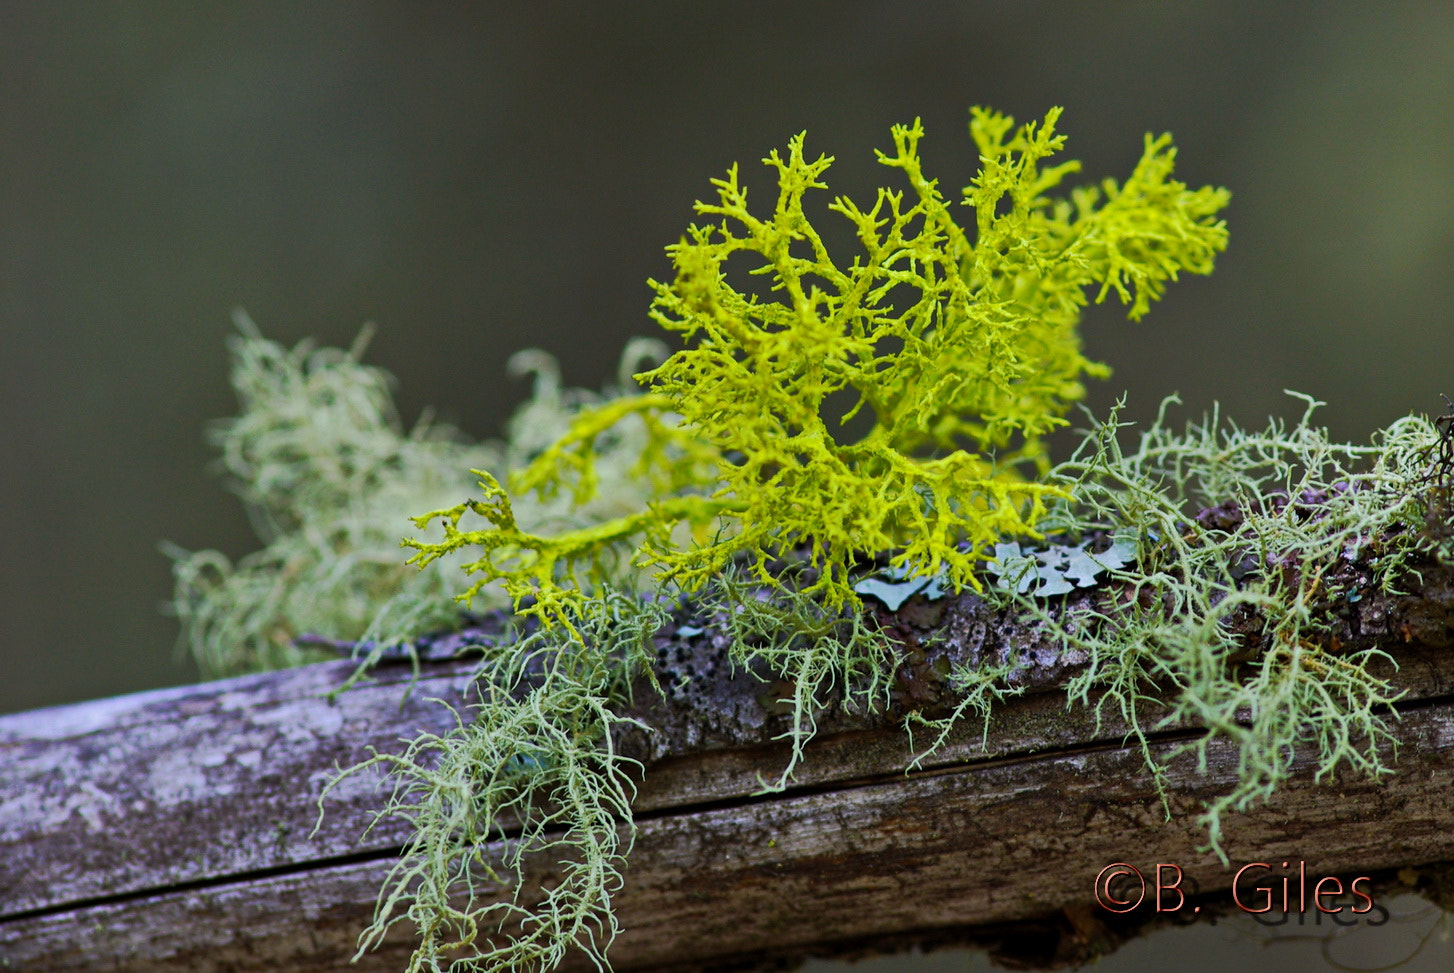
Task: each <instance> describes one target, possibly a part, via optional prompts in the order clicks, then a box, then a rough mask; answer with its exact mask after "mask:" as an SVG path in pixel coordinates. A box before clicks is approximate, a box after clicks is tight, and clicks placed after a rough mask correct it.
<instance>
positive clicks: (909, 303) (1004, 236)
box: [409, 109, 1227, 623]
mask: <svg viewBox="0 0 1454 973" xmlns="http://www.w3.org/2000/svg"><path fill="white" fill-rule="evenodd" d="M1058 118H1059V110H1058V109H1055V110H1052V111H1051V112H1049V113H1048V114H1047V115H1046V117H1045V120H1044V121H1043V122H1042V123H1040V124H1038V125H1037V124H1034V123H1031V124H1028V125H1024V126H1021V127H1020V128H1018V129H1016V128H1015V126H1014V122H1013V120H1012V119H1010V118H1009V117H1007V116H1004V115H1000V114H996V113H994V112H990V111H986V110H983V109H976V110H975V112H974V113H973V121H972V122H971V125H970V130H971V134H972V135H973V138H974V141H975V144H976V145H977V147H978V149H979V155H980V160H981V168H980V171H979V173H978V174H977V175H976V176H975V178H974V180H973V182H972V183H971V184H970V185H969V186H968V187H967V188H966V189H965V191H964V194H963V199H962V202H963V203H964V204H965V205H968V206H970V207H972V208H973V212H974V219H975V224H974V230H975V232H974V235H973V239H971V235H970V234H969V233H968V232H966V230H965V229H964V228H962V227H961V226H960V225H959V224H958V223H957V222H956V221H955V219H954V218H953V215H952V214H951V212H950V206H949V203H948V202H947V201H946V200H945V199H944V197H943V196H942V195H941V194H940V192H939V190H938V188H937V183H936V182H935V181H934V180H930V179H927V178H926V177H925V176H924V174H923V172H922V170H921V167H920V163H919V157H918V142H919V139H920V137H921V136H922V134H923V133H922V129H921V128H920V126H919V124H918V122H915V123H914V124H913V125H908V126H896V127H895V128H894V129H893V133H892V134H893V141H894V152H893V154H888V153H882V152H881V153H879V156H878V158H879V161H880V162H881V163H882V164H884V165H885V166H887V167H889V168H893V169H897V170H900V171H901V172H902V174H903V176H904V178H905V180H906V181H907V183H908V190H907V192H906V191H902V190H891V189H881V190H879V191H878V195H877V197H876V199H875V200H874V203H873V205H872V206H871V207H869V208H868V209H864V208H862V207H860V206H859V205H857V204H856V203H854V202H852V201H851V200H848V199H846V198H844V197H841V196H839V197H836V198H835V199H834V200H833V202H832V203H830V204H829V206H828V209H829V210H830V211H832V212H834V213H837V214H839V215H841V216H843V217H845V218H847V219H848V220H849V221H850V222H851V223H852V225H853V229H854V231H855V233H856V235H857V238H858V241H859V243H860V244H861V246H862V253H860V254H857V255H855V256H854V257H853V258H852V260H851V262H850V261H847V260H846V258H845V257H844V256H843V255H837V256H834V255H830V254H829V253H828V250H827V247H826V245H825V244H824V242H823V240H822V237H821V236H820V234H819V233H818V231H817V230H816V229H815V228H814V226H813V223H812V222H811V221H810V219H809V217H808V216H807V213H806V211H805V209H804V197H805V195H806V194H807V193H808V191H809V190H811V189H819V188H824V187H825V184H824V183H823V182H822V181H821V177H822V176H823V173H824V172H825V171H826V170H827V169H828V167H829V165H830V164H831V162H832V159H831V158H828V157H827V156H820V157H819V158H817V159H816V160H812V161H809V159H808V157H807V156H806V155H804V152H803V142H804V136H802V135H798V136H796V137H795V138H793V139H792V140H791V141H790V142H789V144H788V151H787V155H786V157H784V156H782V155H781V154H779V153H778V152H776V151H774V152H772V153H771V154H770V155H769V156H768V157H767V158H766V159H765V160H764V162H765V163H766V164H767V165H768V166H770V167H771V168H772V169H774V170H775V171H776V173H777V182H778V196H777V201H776V204H775V206H774V209H773V212H772V214H771V215H770V216H768V217H765V218H764V217H760V216H758V215H755V214H754V213H753V212H752V211H751V210H750V209H749V208H748V205H747V193H746V190H745V189H743V188H742V186H741V185H740V184H739V182H738V177H737V170H736V167H733V168H732V169H731V170H730V171H729V172H728V174H727V177H726V178H725V179H719V180H714V182H713V184H714V185H715V186H716V188H717V201H716V202H713V203H698V204H697V211H698V213H700V214H702V215H704V216H709V217H712V218H714V219H717V220H719V221H718V222H715V223H712V224H708V225H702V226H692V227H691V228H690V229H689V230H688V233H687V237H686V238H685V239H683V240H682V241H680V242H679V243H676V244H674V245H672V246H670V247H668V248H667V250H668V253H669V254H670V255H671V257H672V262H673V264H674V266H675V270H676V278H675V280H674V281H673V282H672V283H670V284H664V283H659V282H652V286H653V288H654V289H655V291H656V300H655V302H654V304H653V307H652V317H653V318H654V319H655V320H656V321H657V322H658V323H659V324H661V325H662V326H663V327H664V328H665V329H666V330H668V331H670V332H673V333H675V334H677V335H679V336H680V337H681V338H682V340H683V342H684V345H685V346H684V347H683V348H681V349H679V350H678V351H676V352H675V353H674V354H673V355H672V356H671V357H670V358H668V359H667V360H666V361H665V362H663V363H662V364H661V365H660V366H658V367H657V368H655V369H653V370H652V371H650V372H647V373H644V374H643V375H641V376H638V377H639V378H640V379H641V380H642V381H643V382H645V383H646V384H647V391H646V392H644V393H643V394H641V395H639V396H635V397H630V398H625V399H620V400H616V401H613V402H610V403H606V404H604V405H603V406H600V407H597V408H592V409H586V410H583V411H582V413H581V414H580V416H578V417H577V419H576V421H575V422H574V423H573V424H572V427H571V429H570V431H569V432H568V433H567V434H566V436H565V437H563V438H562V439H561V441H560V442H558V443H557V444H556V445H555V446H553V447H551V448H550V449H548V450H546V451H545V452H544V453H542V454H541V456H540V457H539V458H537V459H536V460H535V462H533V463H532V464H531V465H530V466H529V467H528V468H527V469H526V470H525V471H524V472H523V473H522V474H520V475H519V476H517V477H516V478H515V480H514V484H513V485H514V487H515V488H516V490H517V492H519V491H535V492H537V493H540V494H543V495H547V496H548V495H552V494H553V493H554V492H555V491H557V490H560V489H562V488H569V489H570V490H572V491H573V494H574V496H575V498H576V499H577V501H581V502H583V501H586V500H588V499H589V498H590V497H591V496H592V495H593V493H594V482H595V472H594V467H595V453H596V450H597V448H598V443H599V440H600V438H601V436H602V435H603V434H605V433H606V432H607V431H608V430H610V429H611V428H613V427H614V425H615V424H616V423H617V422H618V421H619V420H620V419H622V418H624V417H627V416H630V417H633V418H635V419H637V420H638V421H641V422H644V423H645V424H646V426H647V429H648V432H649V435H648V437H647V440H646V442H645V443H644V448H643V451H642V454H641V465H640V467H639V471H640V473H641V474H642V475H644V476H647V477H649V478H650V479H651V481H652V482H653V484H654V485H655V486H656V497H655V499H654V500H653V501H652V502H651V503H650V504H648V505H645V506H644V507H643V508H642V509H640V510H639V511H637V512H634V513H631V514H628V515H626V516H624V517H620V518H617V519H615V520H612V521H609V522H605V523H601V524H598V525H596V526H594V527H593V528H591V529H589V530H584V531H576V532H571V533H566V534H562V535H559V536H555V537H548V536H543V535H541V534H537V533H531V532H529V531H527V530H523V529H521V528H520V527H519V525H518V523H517V519H516V516H515V514H514V512H513V508H512V500H511V498H510V496H509V495H508V494H507V492H506V490H505V488H504V487H502V486H501V485H500V483H499V482H498V481H497V480H496V479H495V478H494V477H491V476H488V475H485V474H481V479H482V483H481V485H482V487H483V489H484V491H485V496H484V499H483V500H471V501H466V502H464V503H462V504H458V505H456V506H454V507H451V508H448V509H441V510H434V511H432V512H430V513H427V514H424V515H422V516H420V517H417V518H415V523H416V524H417V525H418V526H420V527H421V528H423V527H425V526H427V525H429V524H431V523H435V522H438V523H440V524H442V526H443V529H444V532H445V537H444V540H443V541H430V540H426V539H416V540H411V541H410V542H409V543H410V545H411V546H413V547H416V548H417V549H418V553H417V554H416V555H415V558H414V562H415V563H418V564H420V565H427V564H430V563H432V562H433V561H434V560H435V559H436V558H439V557H442V556H444V555H446V554H452V553H454V552H456V551H459V550H461V549H463V548H466V547H471V546H476V547H478V548H479V549H480V550H479V551H478V552H477V553H479V555H480V556H479V557H478V559H477V560H475V561H473V562H471V563H470V564H469V565H468V569H469V570H471V571H474V572H478V573H479V574H480V580H479V581H477V582H476V584H475V586H474V587H472V588H470V589H469V591H467V592H466V593H465V595H464V597H465V598H466V599H467V598H469V597H470V596H471V595H473V593H474V592H475V591H476V590H477V589H478V588H479V587H480V586H482V585H484V584H487V583H489V582H491V581H494V580H496V579H499V580H501V581H503V582H504V584H505V586H506V589H507V590H508V591H509V592H510V594H511V595H512V596H513V597H514V599H515V602H516V605H517V607H521V608H522V609H523V610H525V611H527V612H530V613H534V614H537V615H539V616H541V617H542V618H543V619H545V620H546V622H547V623H550V622H553V621H556V620H559V619H563V618H564V617H565V616H566V615H567V614H568V612H567V611H566V609H567V608H568V607H569V606H572V605H574V604H578V603H579V600H580V598H581V597H582V595H581V591H582V583H583V582H588V581H591V580H600V579H602V578H603V577H604V576H605V572H604V571H603V562H606V561H611V562H612V563H614V562H615V561H616V560H619V559H620V558H622V557H630V558H632V559H633V560H634V562H635V563H637V564H641V565H653V566H654V567H655V569H656V571H657V577H658V579H659V580H660V581H663V582H665V581H670V582H673V583H675V584H677V585H680V586H682V587H684V588H687V589H693V588H696V587H697V586H699V585H700V584H701V583H702V582H704V581H705V580H707V579H708V578H712V577H716V576H717V575H719V574H720V573H721V571H722V569H723V567H724V566H725V565H726V564H727V563H728V562H730V561H731V560H732V559H733V558H736V557H738V556H740V555H741V554H742V552H747V554H748V555H749V556H750V557H751V559H752V560H753V562H754V563H755V565H756V567H757V570H758V571H759V574H760V575H761V576H762V577H764V578H766V577H767V574H766V571H765V567H764V566H765V565H766V563H767V562H768V561H770V560H771V559H772V558H774V557H776V556H777V554H778V552H780V551H783V550H787V549H791V548H793V547H796V546H798V545H800V544H801V545H804V546H805V547H806V549H807V558H808V560H809V561H810V563H811V565H812V567H813V569H814V570H815V572H816V579H815V580H814V581H813V582H812V584H811V585H810V586H809V590H810V591H811V592H813V593H816V594H819V595H821V596H822V597H823V599H824V600H825V601H826V602H827V603H828V604H829V605H831V606H834V607H836V606H840V605H843V604H855V603H857V598H856V596H855V595H854V593H853V591H852V587H851V581H850V575H851V573H852V571H853V569H854V567H855V565H857V564H859V563H861V562H862V561H863V560H864V559H865V558H871V557H873V556H875V555H876V554H878V553H879V552H881V551H895V552H896V554H895V563H896V564H899V565H901V566H905V567H907V568H909V569H910V571H911V572H912V573H916V574H929V573H933V572H936V571H940V570H944V571H946V572H947V573H948V575H949V578H950V580H951V581H952V582H953V583H954V584H955V585H956V586H974V585H978V584H979V582H978V581H977V580H976V577H975V573H974V571H975V566H976V564H978V563H979V562H981V561H982V560H983V559H984V558H985V557H986V554H985V551H986V549H987V548H988V547H989V546H990V545H991V544H993V543H994V542H995V541H997V540H1000V539H1003V538H1004V537H1005V536H1014V535H1021V536H1038V535H1037V533H1036V521H1037V520H1038V518H1039V517H1040V515H1041V514H1042V513H1043V511H1044V509H1045V503H1046V501H1047V500H1049V499H1052V498H1058V497H1064V496H1065V492H1064V488H1063V487H1061V486H1058V485H1056V484H1053V483H1048V482H1037V481H1029V480H1025V479H1023V478H1022V476H1021V475H1020V474H1021V468H1022V467H1023V466H1025V465H1026V464H1028V465H1029V466H1030V467H1032V468H1036V469H1043V467H1044V464H1045V452H1044V446H1043V443H1042V439H1041V437H1042V436H1043V435H1044V434H1045V433H1046V432H1048V431H1049V430H1051V429H1052V428H1054V427H1056V426H1058V425H1061V424H1063V422H1064V419H1063V418H1062V417H1063V415H1064V413H1065V412H1066V410H1067V409H1068V408H1069V407H1070V405H1071V403H1073V402H1074V401H1075V400H1076V399H1078V398H1079V397H1080V396H1081V395H1082V394H1083V389H1082V386H1081V384H1080V378H1081V376H1082V375H1084V374H1086V373H1101V372H1102V371H1103V369H1102V368H1101V367H1100V366H1097V365H1094V364H1092V363H1091V362H1089V361H1087V360H1086V359H1085V358H1084V357H1083V356H1082V354H1081V352H1080V343H1079V338H1078V337H1077V335H1076V331H1075V328H1076V323H1077V321H1078V318H1079V314H1080V310H1081V308H1082V307H1083V306H1084V305H1085V303H1086V302H1087V300H1088V297H1087V295H1086V289H1087V288H1089V287H1093V286H1098V287H1099V291H1098V293H1097V295H1096V299H1097V300H1099V299H1102V298H1104V297H1105V296H1106V295H1107V294H1108V293H1110V292H1112V291H1114V292H1115V293H1116V294H1117V295H1118V296H1119V297H1120V298H1121V300H1122V301H1124V302H1126V303H1129V304H1130V305H1131V309H1130V315H1131V316H1132V317H1133V318H1136V317H1140V315H1141V314H1143V313H1144V312H1145V311H1146V309H1147V307H1148V306H1149V304H1150V302H1151V301H1152V300H1153V299H1155V298H1157V297H1159V296H1160V294H1161V292H1162V289H1163V287H1164V284H1165V282H1166V281H1167V280H1168V279H1174V278H1175V277H1176V275H1177V274H1178V273H1179V272H1180V271H1182V270H1186V271H1191V272H1195V273H1206V272H1209V271H1210V270H1211V267H1212V260H1213V256H1214V255H1215V253H1216V252H1217V251H1219V250H1221V249H1222V248H1223V247H1224V246H1225V243H1226V229H1225V227H1224V225H1223V224H1222V223H1221V222H1220V221H1218V220H1217V219H1216V214H1217V212H1218V211H1219V210H1220V209H1221V208H1222V207H1223V206H1224V205H1225V204H1226V201H1227V193H1226V191H1225V190H1220V189H1212V188H1209V187H1208V188H1203V189H1200V190H1188V189H1187V188H1186V187H1185V186H1184V185H1183V184H1181V183H1179V182H1177V181H1175V180H1174V179H1172V178H1171V171H1172V163H1173V160H1174V157H1175V152H1174V150H1172V149H1171V148H1170V139H1169V137H1166V136H1163V137H1161V138H1156V139H1153V138H1151V137H1149V136H1148V137H1147V139H1146V144H1145V151H1144V154H1143V156H1142V158H1141V161H1140V163H1138V165H1137V166H1136V169H1135V171H1134V172H1133V173H1132V175H1131V178H1130V179H1128V180H1127V181H1126V183H1125V184H1124V185H1121V184H1118V183H1116V182H1115V181H1113V180H1106V181H1105V182H1103V183H1102V184H1101V186H1100V187H1099V188H1084V189H1077V190H1074V191H1072V193H1071V194H1070V197H1069V199H1053V198H1051V197H1049V196H1047V195H1046V194H1047V193H1048V192H1050V191H1051V190H1054V189H1056V188H1057V187H1058V186H1059V184H1060V182H1061V180H1062V179H1063V178H1064V177H1065V176H1066V175H1067V174H1069V173H1071V172H1074V171H1075V170H1076V169H1077V168H1078V166H1077V164H1076V163H1074V162H1066V163H1062V164H1060V165H1055V166H1049V167H1042V163H1044V162H1045V160H1047V159H1048V158H1049V157H1050V156H1051V155H1053V154H1054V153H1055V152H1056V151H1057V150H1058V149H1059V148H1060V147H1061V145H1062V144H1063V142H1064V136H1061V135H1057V134H1055V123H1056V121H1057V119H1058ZM729 261H733V262H735V263H740V262H744V261H745V262H746V268H745V269H746V270H747V271H748V273H749V274H750V275H755V276H757V277H761V278H764V279H765V281H766V285H767V286H766V287H765V288H762V289H761V290H759V291H757V292H754V293H742V292H739V291H738V290H736V289H734V287H733V286H732V285H731V284H729V283H728V279H727V277H728V275H727V272H726V265H727V263H728V262H729ZM844 394H847V396H848V398H849V400H850V401H849V404H848V405H847V406H846V411H845V412H844V414H843V415H842V416H841V417H838V420H839V422H840V424H841V423H842V422H846V421H847V420H848V419H850V418H851V417H853V416H854V415H856V414H858V413H860V412H861V411H864V410H867V411H868V412H869V413H871V414H872V419H873V424H872V427H871V428H870V430H869V431H868V432H867V434H865V435H864V436H863V437H862V438H861V439H859V440H858V441H856V442H840V441H839V439H838V438H836V437H835V435H834V433H833V431H832V429H831V428H830V425H829V421H830V418H831V417H829V416H825V415H824V412H825V411H826V410H827V409H828V407H829V404H830V402H832V401H836V400H837V399H838V398H841V397H842V396H843V395H844ZM668 417H680V421H675V420H674V419H672V420H668ZM470 513H472V514H474V515H477V516H478V517H481V518H483V519H484V520H485V521H486V522H487V523H488V526H485V527H483V528H480V529H461V528H460V524H461V521H462V519H463V518H464V517H465V515H466V514H470ZM683 526H685V527H687V528H689V529H690V532H691V540H692V543H689V544H683V543H680V537H681V535H680V534H679V533H678V534H677V535H676V539H675V540H674V539H673V531H674V530H676V529H677V528H679V527H683ZM527 599H533V601H532V602H531V603H530V604H529V605H528V606H527V605H526V600H527Z"/></svg>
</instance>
